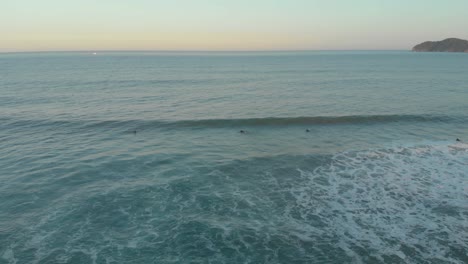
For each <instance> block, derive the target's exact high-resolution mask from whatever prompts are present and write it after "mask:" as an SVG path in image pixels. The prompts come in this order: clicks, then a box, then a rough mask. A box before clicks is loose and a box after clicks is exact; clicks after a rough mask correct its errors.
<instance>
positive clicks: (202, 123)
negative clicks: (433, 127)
mask: <svg viewBox="0 0 468 264" xmlns="http://www.w3.org/2000/svg"><path fill="white" fill-rule="evenodd" d="M467 119H468V118H466V117H460V116H435V115H350V116H302V117H266V118H237V119H194V120H175V121H172V120H69V121H67V120H16V119H10V118H0V120H1V121H2V123H3V124H4V125H5V124H6V125H10V126H44V125H46V126H47V125H49V126H54V127H55V126H60V127H64V126H65V127H67V126H72V127H74V126H77V127H79V128H108V129H109V128H110V129H114V128H115V129H121V128H123V129H124V130H125V129H130V130H131V131H133V129H136V128H140V129H151V128H173V129H177V128H181V129H182V128H229V127H262V126H278V127H282V126H305V125H307V126H313V125H343V124H380V123H392V122H444V123H451V122H466V121H468V120H467ZM130 130H129V131H130Z"/></svg>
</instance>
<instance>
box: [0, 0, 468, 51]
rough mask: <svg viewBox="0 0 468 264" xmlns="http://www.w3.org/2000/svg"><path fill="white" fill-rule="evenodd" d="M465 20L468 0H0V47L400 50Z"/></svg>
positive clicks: (466, 32)
mask: <svg viewBox="0 0 468 264" xmlns="http://www.w3.org/2000/svg"><path fill="white" fill-rule="evenodd" d="M467 25H468V0H444V1H441V0H0V52H9V51H62V50H96V51H98V50H379V49H384V50H407V49H411V48H412V46H414V45H415V44H418V43H420V42H423V41H426V40H442V39H444V38H448V37H458V38H464V39H468V28H467Z"/></svg>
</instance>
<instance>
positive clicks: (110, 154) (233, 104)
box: [0, 51, 468, 264]
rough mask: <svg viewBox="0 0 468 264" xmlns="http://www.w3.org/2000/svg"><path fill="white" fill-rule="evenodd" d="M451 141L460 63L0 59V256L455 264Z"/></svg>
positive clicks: (460, 194) (460, 170) (395, 57)
mask: <svg viewBox="0 0 468 264" xmlns="http://www.w3.org/2000/svg"><path fill="white" fill-rule="evenodd" d="M241 130H243V131H244V132H245V133H240V131H241ZM457 138H459V139H461V140H462V142H456V139H457ZM463 141H465V142H468V55H467V54H451V53H411V52H404V51H388V52H387V51H379V52H364V51H363V52H351V51H350V52H331V51H330V52H225V53H223V52H206V53H203V52H180V53H177V52H98V53H96V54H93V52H73V53H4V54H0V263H1V264H3V263H468V144H467V143H463Z"/></svg>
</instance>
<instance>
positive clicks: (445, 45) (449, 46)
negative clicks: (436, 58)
mask: <svg viewBox="0 0 468 264" xmlns="http://www.w3.org/2000/svg"><path fill="white" fill-rule="evenodd" d="M413 51H416V52H464V53H468V40H464V39H458V38H448V39H444V40H442V41H426V42H423V43H421V44H418V45H416V46H414V47H413Z"/></svg>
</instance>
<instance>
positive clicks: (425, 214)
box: [292, 144, 468, 263]
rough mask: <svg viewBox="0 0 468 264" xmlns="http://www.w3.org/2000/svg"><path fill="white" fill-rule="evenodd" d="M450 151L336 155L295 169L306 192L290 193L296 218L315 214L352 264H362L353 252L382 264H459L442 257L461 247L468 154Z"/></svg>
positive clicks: (465, 240) (467, 211)
mask: <svg viewBox="0 0 468 264" xmlns="http://www.w3.org/2000/svg"><path fill="white" fill-rule="evenodd" d="M455 146H457V147H454V145H432V146H431V145H425V146H413V147H397V148H389V149H381V150H373V151H361V152H348V153H341V154H338V155H336V156H334V157H333V159H332V162H331V163H329V164H327V165H324V166H320V167H318V168H316V169H315V170H313V171H311V172H307V171H305V170H299V172H300V173H301V176H302V177H303V178H304V182H305V185H302V186H300V187H296V188H294V189H293V190H292V194H293V195H294V197H295V199H296V203H297V206H298V208H299V209H300V211H301V215H302V217H303V218H304V219H307V217H308V216H310V215H319V216H320V219H321V220H322V221H324V222H325V223H326V225H325V227H324V231H325V233H327V234H330V235H337V236H338V237H340V242H339V244H338V246H339V247H340V248H341V249H342V250H344V251H345V252H346V253H347V255H348V256H350V257H352V258H353V259H354V261H356V262H362V261H364V262H365V260H362V259H360V257H358V256H359V253H358V252H357V251H355V250H354V249H353V248H364V249H366V250H367V251H369V252H372V256H374V257H376V258H377V259H379V260H381V261H383V260H384V257H392V258H397V259H399V261H402V262H406V261H408V262H420V261H422V260H426V261H427V260H432V261H438V262H447V263H461V260H460V256H458V258H457V257H455V258H454V257H453V255H451V254H449V253H450V252H451V251H452V250H453V248H458V249H459V250H462V249H465V250H466V248H468V237H467V233H466V232H467V230H468V218H467V217H468V192H467V191H468V189H467V188H468V151H467V150H468V148H466V147H467V146H466V144H456V145H455ZM301 239H304V238H301ZM405 252H406V253H405ZM465 258H466V256H465Z"/></svg>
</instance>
